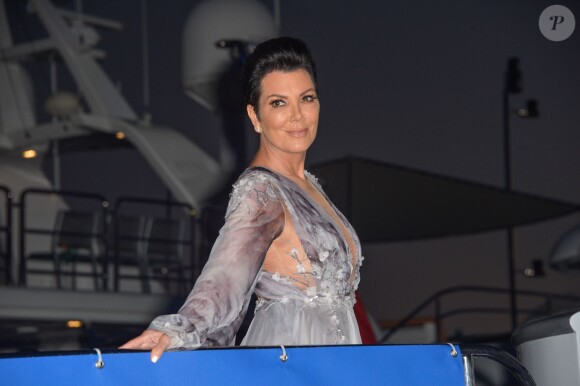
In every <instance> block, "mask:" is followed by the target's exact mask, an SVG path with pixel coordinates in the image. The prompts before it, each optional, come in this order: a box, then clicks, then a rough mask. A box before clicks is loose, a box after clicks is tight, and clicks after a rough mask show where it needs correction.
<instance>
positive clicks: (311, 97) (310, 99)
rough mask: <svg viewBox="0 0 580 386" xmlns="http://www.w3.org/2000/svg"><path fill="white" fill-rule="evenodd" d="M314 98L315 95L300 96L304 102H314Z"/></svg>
mask: <svg viewBox="0 0 580 386" xmlns="http://www.w3.org/2000/svg"><path fill="white" fill-rule="evenodd" d="M315 99H316V95H304V96H303V97H302V100H303V101H304V102H314V100H315Z"/></svg>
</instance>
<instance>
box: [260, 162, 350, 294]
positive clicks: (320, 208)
mask: <svg viewBox="0 0 580 386" xmlns="http://www.w3.org/2000/svg"><path fill="white" fill-rule="evenodd" d="M248 170H264V171H266V172H269V173H271V174H274V175H276V176H279V177H280V178H283V179H285V180H287V181H289V182H290V183H291V184H292V185H294V187H295V189H297V190H298V192H299V193H300V194H301V195H302V196H303V197H305V198H306V199H307V200H308V202H309V203H310V204H311V205H312V206H314V207H315V208H316V210H317V211H318V212H319V213H321V214H323V215H324V216H325V217H326V219H327V220H328V221H329V222H330V223H331V224H332V226H333V227H334V229H335V230H336V231H337V232H338V233H339V234H340V235H342V240H343V242H344V245H345V247H346V251H347V256H348V255H350V256H348V259H347V260H348V265H349V268H350V270H351V274H350V275H349V280H348V281H349V283H351V284H352V283H354V281H355V280H356V272H355V266H356V264H357V262H358V254H357V252H358V250H357V245H356V241H355V239H354V236H353V234H352V232H350V231H349V228H348V226H347V223H346V222H345V221H344V220H343V218H342V217H341V216H340V214H339V212H338V210H337V209H336V207H335V206H334V204H333V203H332V202H331V201H330V199H329V198H328V196H327V195H326V193H324V191H323V190H322V189H321V188H319V187H318V186H317V185H318V184H317V183H315V181H313V179H314V176H313V175H312V174H310V173H309V172H308V171H307V170H305V171H304V175H305V176H306V179H307V181H308V182H309V183H310V185H312V187H314V189H316V191H317V192H318V193H319V194H320V195H321V197H322V198H323V199H324V200H325V201H326V203H327V204H328V208H329V209H330V210H332V211H333V212H334V215H335V216H336V220H335V219H334V218H333V217H332V215H331V214H330V213H329V212H328V211H327V210H325V209H324V207H323V205H322V204H321V203H319V202H318V201H317V200H316V199H315V198H314V197H312V196H311V195H310V194H308V192H307V191H306V190H305V189H304V188H302V187H301V186H300V185H299V184H298V183H296V181H294V180H292V179H291V178H288V177H286V176H285V175H283V174H282V173H278V172H276V171H274V170H272V169H269V168H267V167H265V166H261V165H260V166H251V167H249V168H248ZM337 221H340V222H341V223H342V228H344V231H343V230H342V228H341V226H340V225H339V224H338V222H337ZM346 233H348V235H347V234H346ZM349 238H350V240H351V242H352V248H351V246H350V243H349V241H348V239H349Z"/></svg>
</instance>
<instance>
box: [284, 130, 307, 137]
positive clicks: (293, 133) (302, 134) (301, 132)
mask: <svg viewBox="0 0 580 386" xmlns="http://www.w3.org/2000/svg"><path fill="white" fill-rule="evenodd" d="M287 133H288V135H289V136H291V137H294V138H301V137H305V136H306V135H307V134H308V129H302V130H293V131H287Z"/></svg>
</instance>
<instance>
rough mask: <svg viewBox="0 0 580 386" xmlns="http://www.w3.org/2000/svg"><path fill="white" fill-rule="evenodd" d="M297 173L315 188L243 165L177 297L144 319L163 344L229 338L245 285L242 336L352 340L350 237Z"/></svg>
mask: <svg viewBox="0 0 580 386" xmlns="http://www.w3.org/2000/svg"><path fill="white" fill-rule="evenodd" d="M306 178H307V180H308V181H309V183H310V184H311V186H312V187H313V190H314V191H315V192H316V194H315V195H313V194H308V193H306V192H305V191H304V190H303V189H302V188H301V187H300V186H299V185H298V184H296V183H295V182H293V181H292V180H290V179H288V178H286V177H284V176H282V175H280V174H277V173H275V172H273V171H270V170H268V169H265V168H262V167H254V168H249V169H247V170H246V171H245V172H244V173H243V174H242V175H241V176H240V178H239V179H238V181H237V182H236V183H235V184H234V189H233V191H232V194H231V198H230V202H229V205H228V209H227V213H226V222H225V225H224V227H223V228H222V229H221V231H220V235H219V237H218V238H217V240H216V242H215V244H214V246H213V249H212V252H211V254H210V257H209V259H208V262H207V264H206V266H205V267H204V269H203V272H202V274H201V275H200V277H199V278H198V280H197V282H196V284H195V286H194V287H193V290H192V291H191V293H190V294H189V296H188V298H187V300H186V301H185V303H184V305H183V306H182V308H181V309H180V310H179V312H178V313H177V314H173V315H163V316H159V317H157V318H156V319H155V320H153V322H152V323H151V325H150V326H149V328H151V329H154V330H159V331H163V332H165V333H166V334H168V335H169V337H170V338H171V346H170V347H171V348H177V347H183V348H196V347H199V346H227V345H232V344H233V343H234V340H235V334H236V332H237V330H238V328H239V326H240V324H241V322H242V320H243V318H244V315H245V313H246V311H247V308H248V302H249V300H250V297H251V294H252V292H255V293H256V295H257V297H258V302H257V304H256V310H255V314H254V319H253V320H252V323H251V325H250V328H249V330H248V332H247V334H246V336H245V338H244V340H243V341H242V345H249V346H272V345H280V344H284V345H327V344H356V343H361V341H360V334H359V331H358V326H357V323H356V319H355V316H354V312H353V305H354V291H355V289H356V288H357V285H358V282H359V268H360V265H361V263H362V256H361V253H360V243H359V240H358V238H357V236H356V234H355V232H354V230H353V229H352V227H351V225H350V224H349V223H348V221H347V220H346V219H345V218H344V216H343V215H342V214H341V213H340V212H339V211H338V209H336V207H334V205H332V203H330V201H329V200H328V198H327V197H326V195H325V194H324V192H323V191H322V188H321V187H320V185H319V184H318V182H317V181H316V179H315V178H314V177H313V176H312V175H311V174H309V173H308V172H306Z"/></svg>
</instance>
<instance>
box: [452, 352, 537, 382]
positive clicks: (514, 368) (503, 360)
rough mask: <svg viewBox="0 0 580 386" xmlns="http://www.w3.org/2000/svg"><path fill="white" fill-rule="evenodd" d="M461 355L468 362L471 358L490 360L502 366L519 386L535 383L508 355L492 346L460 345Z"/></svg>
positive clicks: (520, 365)
mask: <svg viewBox="0 0 580 386" xmlns="http://www.w3.org/2000/svg"><path fill="white" fill-rule="evenodd" d="M459 348H460V350H461V355H463V357H464V359H465V358H467V360H470V359H471V358H472V357H476V358H487V359H491V360H493V361H495V362H497V363H499V364H501V365H502V366H504V367H505V368H506V369H508V371H509V372H510V373H511V374H512V375H513V376H514V378H516V379H517V380H518V382H519V383H520V385H524V386H535V385H536V382H535V381H534V378H532V376H531V374H530V372H529V371H528V369H526V368H525V367H524V365H522V364H521V363H520V361H518V360H517V358H515V357H513V356H512V355H510V354H509V353H507V352H505V351H503V350H500V349H498V348H495V347H492V346H483V345H474V344H463V343H462V344H460V345H459Z"/></svg>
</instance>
